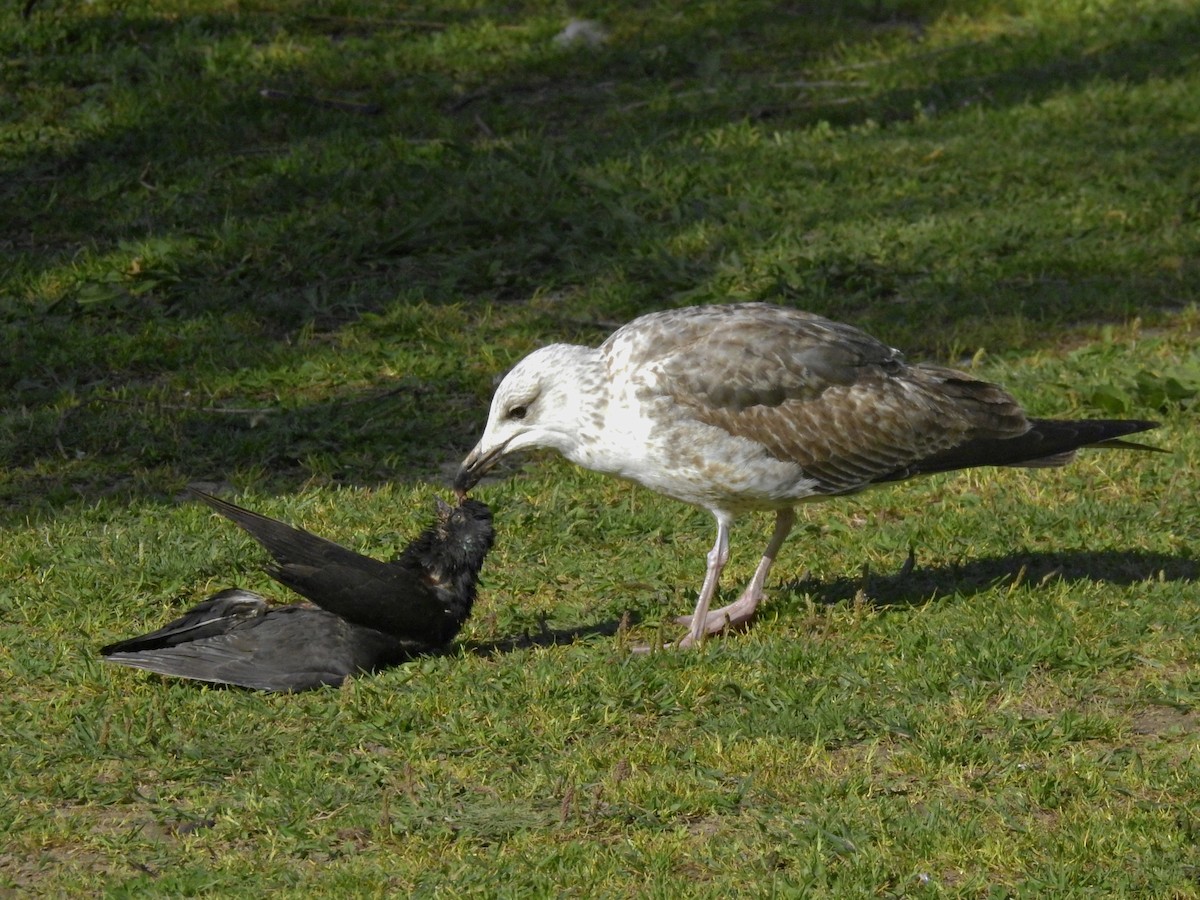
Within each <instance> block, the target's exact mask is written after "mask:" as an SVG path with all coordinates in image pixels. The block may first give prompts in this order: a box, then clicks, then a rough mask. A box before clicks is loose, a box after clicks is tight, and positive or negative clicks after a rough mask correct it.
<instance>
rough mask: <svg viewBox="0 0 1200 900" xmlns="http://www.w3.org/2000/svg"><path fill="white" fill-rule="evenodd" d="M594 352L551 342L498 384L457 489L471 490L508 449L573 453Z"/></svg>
mask: <svg viewBox="0 0 1200 900" xmlns="http://www.w3.org/2000/svg"><path fill="white" fill-rule="evenodd" d="M595 356H596V351H595V350H590V349H588V348H587V347H576V346H573V345H570V344H551V345H550V346H549V347H542V348H541V349H540V350H535V351H534V352H533V353H531V354H529V355H528V356H527V357H525V358H524V359H523V360H521V361H520V362H519V363H517V365H516V366H515V367H514V368H513V369H512V371H511V372H509V373H508V374H507V375H505V376H504V380H503V381H501V382H500V386H499V387H498V388H496V393H495V394H494V395H493V396H492V408H491V410H490V412H489V413H488V421H487V426H486V427H485V428H484V429H483V436H482V437H481V438H480V439H479V443H478V444H476V445H475V449H474V450H472V451H471V452H470V453H468V454H467V458H466V459H464V460H463V464H462V467H461V468H460V469H459V470H458V476H457V477H456V478H455V479H454V489H455V490H456V491H458V492H459V493H460V494H462V493H464V492H466V491H468V490H470V489H471V488H472V487H474V486H475V485H476V484H477V483H478V482H479V479H480V478H482V477H483V475H484V474H485V473H486V472H487V471H488V470H489V469H490V468H492V466H494V465H495V464H496V463H497V462H498V461H499V460H500V459H501V458H502V457H504V456H508V455H509V454H510V453H516V452H518V451H520V450H532V449H534V448H535V447H546V448H549V449H552V450H557V451H559V452H560V453H569V451H570V449H571V448H572V447H573V446H574V445H575V442H576V439H577V436H578V433H579V425H580V420H581V417H582V415H583V413H584V408H585V405H586V403H587V396H588V393H589V388H590V385H591V382H592V381H593V380H594V379H593V368H594V367H593V366H592V365H591V363H592V361H593V359H594V357H595Z"/></svg>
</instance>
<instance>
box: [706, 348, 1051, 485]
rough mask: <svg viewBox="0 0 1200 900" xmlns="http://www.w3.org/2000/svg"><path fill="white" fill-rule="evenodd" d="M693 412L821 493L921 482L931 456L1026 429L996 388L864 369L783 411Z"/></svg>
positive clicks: (919, 373) (922, 373)
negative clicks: (812, 482)
mask: <svg viewBox="0 0 1200 900" xmlns="http://www.w3.org/2000/svg"><path fill="white" fill-rule="evenodd" d="M690 408H691V411H692V413H693V414H694V415H695V416H696V418H697V419H699V420H700V421H703V422H706V423H707V424H710V425H715V426H717V427H719V428H722V429H724V430H725V431H727V432H729V433H730V434H735V435H738V436H740V437H745V438H749V439H751V440H754V441H757V442H758V443H760V444H762V446H763V448H764V450H765V451H766V452H767V453H769V454H770V455H771V456H774V457H775V458H776V459H782V460H788V461H791V462H794V463H796V464H797V465H799V466H800V467H801V468H802V469H803V470H804V471H805V473H806V474H808V475H809V476H810V477H812V478H815V479H817V481H818V482H819V484H820V487H819V490H820V491H821V492H822V493H844V492H847V491H853V490H857V489H858V488H861V487H864V486H866V485H868V484H871V483H873V482H876V481H880V480H895V479H897V478H903V477H907V476H908V474H918V473H919V471H920V463H921V462H922V461H923V460H925V459H927V458H929V457H932V456H936V455H938V454H942V453H945V452H946V451H949V450H952V449H953V448H955V447H957V446H960V445H962V444H965V443H968V442H970V441H972V440H977V439H980V438H985V437H986V438H988V439H992V440H995V439H1000V438H1004V437H1009V436H1014V435H1018V434H1021V433H1022V432H1024V431H1025V430H1027V429H1028V423H1027V421H1026V419H1025V416H1024V414H1023V413H1022V412H1021V410H1020V407H1019V406H1018V405H1017V404H1016V402H1015V401H1014V400H1013V399H1012V398H1011V397H1009V395H1008V394H1006V393H1005V392H1004V391H1002V390H1001V389H999V388H997V387H996V386H994V385H990V384H987V383H986V382H979V381H971V380H969V379H965V380H964V379H958V378H946V377H944V376H942V375H941V374H940V373H939V374H931V373H930V371H929V370H925V369H922V368H920V367H914V368H911V369H905V370H903V371H902V372H900V373H898V374H891V373H887V372H884V371H882V370H880V369H879V368H878V367H866V368H864V369H863V370H862V372H861V373H860V375H859V378H858V380H857V381H856V382H854V383H853V384H850V385H831V386H830V387H828V388H827V389H826V390H825V391H823V392H822V393H821V395H820V396H818V397H815V398H813V399H809V400H788V401H785V402H784V403H781V404H779V405H777V406H768V405H758V406H753V407H748V408H745V409H734V408H729V407H724V408H722V407H714V406H703V405H692V406H691V407H690Z"/></svg>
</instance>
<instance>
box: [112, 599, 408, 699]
mask: <svg viewBox="0 0 1200 900" xmlns="http://www.w3.org/2000/svg"><path fill="white" fill-rule="evenodd" d="M423 649H425V648H424V647H423V646H422V645H417V644H412V643H408V642H405V641H401V640H399V639H397V638H395V637H392V636H391V635H386V634H383V633H382V632H379V631H375V630H374V629H371V628H363V627H361V626H358V625H354V624H352V623H350V622H347V621H345V620H343V619H342V618H340V617H338V616H336V615H334V614H333V613H329V612H326V611H324V610H321V609H315V608H312V607H307V606H302V605H293V606H282V607H275V608H270V607H269V606H268V605H267V603H266V601H265V600H263V598H262V597H259V596H258V595H257V594H253V593H250V592H249V591H242V590H237V589H233V590H228V591H222V592H221V593H220V594H217V595H216V596H214V597H211V598H210V599H208V600H206V601H204V602H203V603H200V604H199V605H197V606H195V607H193V608H192V609H191V610H189V611H188V612H187V613H185V614H184V615H183V616H181V617H180V618H179V619H176V620H175V621H174V622H171V623H170V624H168V625H166V626H165V627H163V628H160V629H158V630H157V631H153V632H151V633H149V634H146V635H143V636H141V637H136V638H130V639H129V640H125V641H120V642H118V643H115V644H110V645H108V646H107V647H104V648H102V649H101V651H100V652H101V653H102V654H103V655H104V658H105V659H107V660H108V661H110V662H115V663H120V664H121V665H126V666H132V667H134V668H137V669H145V670H147V671H151V672H156V673H158V674H160V675H173V676H176V677H180V678H190V679H194V680H197V681H208V682H214V683H218V684H232V685H237V686H240V687H247V688H254V689H257V690H264V691H288V692H292V691H304V690H309V689H311V688H317V687H321V686H322V685H340V684H341V683H342V682H344V681H345V680H346V678H348V677H349V676H351V675H354V674H357V673H360V672H372V671H376V670H378V669H382V668H387V667H388V666H393V665H396V664H398V663H401V662H403V661H405V660H406V659H409V658H411V657H412V656H414V655H416V654H417V653H419V652H421V651H422V650H423Z"/></svg>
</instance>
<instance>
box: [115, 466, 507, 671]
mask: <svg viewBox="0 0 1200 900" xmlns="http://www.w3.org/2000/svg"><path fill="white" fill-rule="evenodd" d="M192 493H194V494H195V495H196V496H197V497H198V498H199V499H201V500H203V501H204V502H205V503H207V504H208V505H209V506H211V507H213V508H214V509H216V510H217V511H218V512H220V513H221V514H222V515H224V516H227V517H228V518H230V519H232V520H233V521H234V522H236V523H237V524H238V525H240V526H241V527H242V528H244V529H245V530H246V531H248V532H249V533H250V535H251V536H252V537H253V538H254V539H255V540H256V541H258V542H259V543H260V544H262V545H263V547H265V548H266V549H267V550H268V551H269V552H270V554H271V555H272V556H273V557H274V558H275V565H273V566H271V567H269V568H268V570H267V571H268V573H269V574H270V575H271V577H272V578H274V579H275V580H276V581H278V582H280V583H281V584H284V585H287V586H288V587H290V588H292V589H293V590H295V591H296V592H297V593H298V594H300V595H302V596H304V597H306V598H307V599H308V600H310V601H312V602H311V603H293V604H289V605H287V606H273V605H271V604H270V603H268V602H267V600H266V599H265V598H263V597H261V596H260V595H258V594H256V593H253V592H251V591H245V590H241V589H240V588H229V589H227V590H224V591H221V592H220V593H217V594H214V595H213V596H212V597H209V598H208V599H207V600H205V601H204V602H203V603H199V604H197V605H196V606H194V607H192V608H191V609H190V610H188V611H187V612H185V613H184V614H183V615H182V616H180V617H179V618H178V619H175V620H174V621H172V622H169V623H168V624H166V625H164V626H163V627H162V628H159V629H158V630H157V631H152V632H150V633H149V634H144V635H142V636H140V637H135V638H128V639H127V640H123V641H119V642H117V643H115V644H109V645H108V646H107V647H103V648H101V650H100V653H101V654H102V655H103V656H104V658H105V659H107V660H108V661H110V662H115V663H121V664H122V665H126V666H133V667H135V668H139V669H148V670H149V671H151V672H157V673H159V674H160V675H175V676H177V677H181V678H193V679H196V680H199V681H211V682H217V683H221V684H235V685H239V686H241V687H248V688H256V689H258V690H264V691H303V690H308V689H309V688H315V687H320V686H321V685H325V684H333V685H337V684H341V683H342V682H343V681H345V679H346V678H348V677H350V676H351V675H354V674H356V673H359V672H373V671H376V670H378V669H383V668H387V667H388V666H394V665H397V664H398V663H401V662H404V661H405V660H407V659H409V658H411V657H413V656H415V655H417V654H419V653H427V652H430V651H433V650H437V649H439V648H441V647H443V646H445V645H446V644H448V643H449V642H450V641H451V640H453V639H454V636H455V635H456V634H458V631H459V629H460V628H461V627H462V625H463V623H464V622H465V621H466V620H467V617H468V616H469V615H470V614H471V607H472V605H473V604H474V602H475V591H476V586H477V583H478V576H479V570H480V567H481V566H482V565H483V560H484V557H485V556H486V555H487V552H488V550H489V549H490V548H491V546H492V538H493V533H492V517H491V512H490V511H489V510H488V508H487V506H485V505H484V504H483V503H480V502H479V501H477V500H465V501H463V502H462V503H461V504H460V505H459V506H458V507H452V506H450V505H449V504H447V503H444V502H442V501H441V500H439V501H438V503H437V507H438V509H437V518H436V520H435V522H434V524H433V525H431V526H430V527H429V528H427V529H425V531H423V532H422V533H421V534H420V535H419V536H418V537H417V538H416V539H415V540H413V541H412V543H410V544H409V545H408V546H407V547H406V548H405V550H404V552H403V553H402V554H401V555H400V556H399V557H398V558H396V559H395V560H394V561H392V562H383V561H381V560H377V559H372V558H371V557H369V556H362V555H361V554H358V553H355V552H354V551H352V550H347V549H346V548H345V547H341V546H339V545H338V544H335V543H334V542H333V541H329V540H326V539H325V538H322V537H318V536H317V535H315V534H310V533H309V532H307V531H304V530H303V529H301V528H293V527H292V526H290V525H286V524H284V523H283V522H280V521H278V520H276V519H271V518H269V517H267V516H263V515H259V514H258V513H255V512H251V511H250V510H248V509H242V507H240V506H235V505H234V504H232V503H227V502H226V501H224V500H220V499H218V498H217V497H212V496H209V495H208V494H204V493H202V492H200V491H197V490H194V489H193V491H192ZM313 604H315V605H313Z"/></svg>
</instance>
